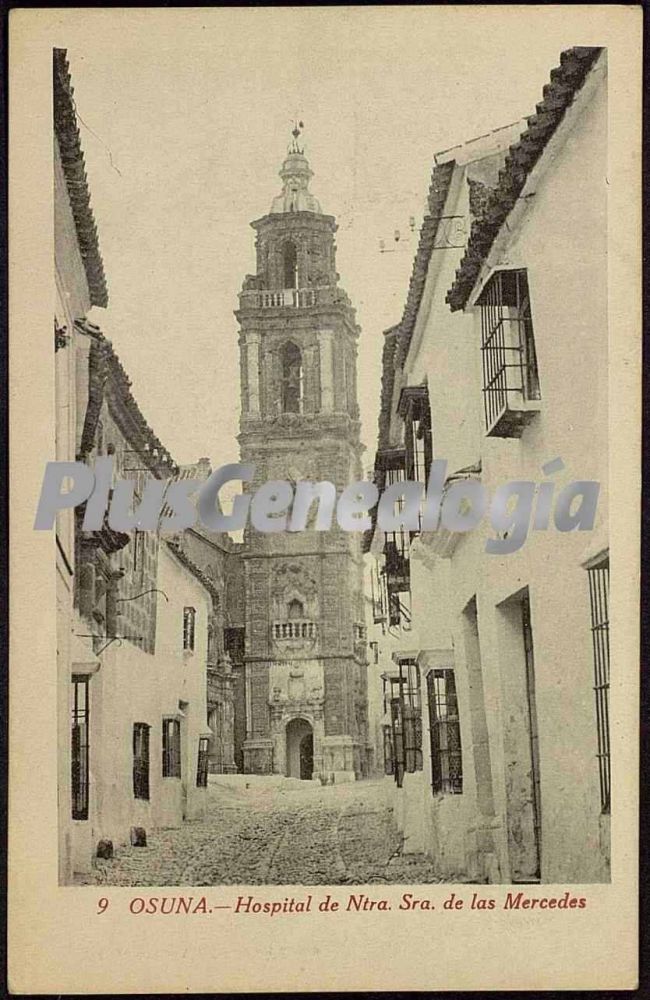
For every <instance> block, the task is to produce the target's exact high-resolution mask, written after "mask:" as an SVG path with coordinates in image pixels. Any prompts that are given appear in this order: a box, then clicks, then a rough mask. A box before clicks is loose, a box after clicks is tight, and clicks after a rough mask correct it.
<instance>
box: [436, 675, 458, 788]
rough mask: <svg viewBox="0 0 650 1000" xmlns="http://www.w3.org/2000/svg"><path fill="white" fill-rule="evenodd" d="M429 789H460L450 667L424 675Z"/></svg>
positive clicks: (453, 681) (456, 728)
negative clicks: (427, 723)
mask: <svg viewBox="0 0 650 1000" xmlns="http://www.w3.org/2000/svg"><path fill="white" fill-rule="evenodd" d="M427 698H428V702H429V736H430V741H431V789H432V791H433V794H434V795H439V794H442V793H448V794H452V795H460V794H461V793H462V791H463V757H462V749H461V741H460V719H459V717H458V699H457V697H456V680H455V677H454V672H453V670H448V669H445V670H432V671H430V673H428V674H427Z"/></svg>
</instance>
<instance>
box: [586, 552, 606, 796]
mask: <svg viewBox="0 0 650 1000" xmlns="http://www.w3.org/2000/svg"><path fill="white" fill-rule="evenodd" d="M587 573H588V575H589V598H590V603H591V636H592V643H593V658H594V695H595V699H596V731H597V736H598V754H597V756H598V774H599V778H600V804H601V808H602V811H603V812H604V813H609V812H610V811H611V753H610V744H609V557H607V558H606V559H603V560H602V562H600V563H598V565H597V566H594V567H592V568H591V569H589V570H587Z"/></svg>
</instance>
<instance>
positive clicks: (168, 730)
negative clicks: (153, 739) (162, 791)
mask: <svg viewBox="0 0 650 1000" xmlns="http://www.w3.org/2000/svg"><path fill="white" fill-rule="evenodd" d="M162 776H163V778H180V776H181V722H180V719H163V727H162Z"/></svg>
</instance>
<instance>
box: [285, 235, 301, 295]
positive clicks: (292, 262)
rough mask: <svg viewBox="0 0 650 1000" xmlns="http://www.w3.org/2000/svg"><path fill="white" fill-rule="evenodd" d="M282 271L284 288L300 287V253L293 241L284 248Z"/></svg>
mask: <svg viewBox="0 0 650 1000" xmlns="http://www.w3.org/2000/svg"><path fill="white" fill-rule="evenodd" d="M282 269H283V274H284V284H283V287H284V288H297V287H298V252H297V250H296V244H295V243H292V241H291V240H287V242H286V243H285V244H284V246H283V247H282Z"/></svg>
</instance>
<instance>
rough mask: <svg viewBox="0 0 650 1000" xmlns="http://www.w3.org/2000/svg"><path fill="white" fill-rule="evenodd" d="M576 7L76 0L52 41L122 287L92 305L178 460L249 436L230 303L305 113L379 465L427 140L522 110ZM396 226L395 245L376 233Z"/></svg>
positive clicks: (218, 459) (562, 42)
mask: <svg viewBox="0 0 650 1000" xmlns="http://www.w3.org/2000/svg"><path fill="white" fill-rule="evenodd" d="M578 9H579V8H578ZM551 10H552V8H551ZM584 10H585V17H584V22H583V24H584V32H583V34H582V35H581V36H580V37H577V36H576V27H575V18H573V19H572V21H571V24H570V25H569V26H568V27H566V25H565V20H564V19H563V18H561V17H558V16H552V17H551V16H548V17H547V16H546V13H545V12H547V11H549V8H544V7H539V8H519V9H518V10H517V9H512V8H511V9H510V13H511V16H512V18H513V22H512V29H513V30H512V31H508V30H507V16H504V15H507V14H508V8H499V9H498V15H499V16H498V20H497V18H496V13H497V8H490V7H487V8H480V9H474V10H472V9H470V8H467V7H456V8H453V7H439V8H422V7H421V8H391V7H383V8H369V7H366V8H330V9H325V8H320V9H316V8H315V9H311V10H306V9H298V8H296V9H287V8H284V9H280V8H278V9H269V8H257V9H247V10H242V9H238V10H235V9H232V10H199V9H196V10H189V9H187V10H186V9H179V8H176V9H175V10H167V11H166V10H165V9H164V8H159V9H157V10H153V9H141V10H139V11H135V10H129V9H128V8H122V9H119V10H113V11H110V10H104V11H101V10H97V11H94V10H80V11H78V12H77V13H78V14H79V17H80V21H81V23H80V25H79V26H78V29H80V28H82V27H83V30H77V29H76V30H75V33H74V45H70V44H68V43H67V42H66V37H65V32H63V31H62V32H61V38H60V39H57V43H56V44H57V45H61V46H62V47H67V48H68V58H69V62H70V71H71V75H72V82H73V86H74V88H75V100H76V104H77V110H78V113H79V115H80V117H81V119H82V122H81V123H80V124H81V139H82V145H83V149H84V152H85V155H86V165H87V172H88V178H89V184H90V190H91V197H92V205H93V209H94V212H95V217H96V220H97V226H98V231H99V241H100V249H101V253H102V256H103V259H104V266H105V270H106V276H107V283H108V289H109V297H110V302H109V306H108V308H107V309H105V310H103V309H97V308H94V309H93V310H92V311H91V313H90V318H91V319H93V321H94V322H96V323H98V324H99V325H100V326H101V328H102V330H103V331H104V332H105V334H106V335H107V336H108V337H109V338H110V339H111V340H112V341H113V344H114V347H115V349H116V350H117V352H118V354H119V356H120V359H121V361H122V363H123V364H124V366H125V368H126V370H127V372H128V373H129V375H130V377H131V379H132V388H133V392H134V395H135V397H136V399H137V400H138V402H139V404H140V407H141V409H142V411H143V413H144V415H145V417H146V419H147V420H148V422H149V423H150V425H151V426H152V427H153V429H154V431H155V433H156V434H157V435H158V437H159V438H160V439H161V441H162V442H163V443H164V444H165V446H166V447H167V448H168V449H169V450H170V451H171V453H172V455H173V457H174V458H175V460H176V461H177V462H179V463H180V464H185V463H189V462H194V461H196V460H198V458H200V457H201V456H203V455H205V456H208V457H209V458H210V459H211V461H212V464H213V466H217V465H221V464H225V463H226V462H231V461H236V459H237V457H238V446H237V442H236V434H237V429H238V419H239V361H238V345H237V323H236V320H235V317H234V315H233V310H234V309H236V308H237V293H238V291H239V290H240V287H241V283H242V280H243V278H244V275H245V274H247V273H250V272H252V271H253V270H254V233H253V230H252V229H251V228H250V226H249V223H250V222H251V221H252V220H253V219H257V218H259V217H260V216H262V215H265V214H266V213H267V212H268V210H269V207H270V204H271V200H272V198H273V197H274V196H275V195H276V194H278V193H279V191H280V188H281V182H280V179H279V177H278V170H279V168H280V165H281V163H282V160H283V158H284V156H285V155H286V149H287V144H288V142H289V140H290V130H291V128H292V123H293V118H294V116H295V115H297V116H298V117H299V118H300V119H302V120H303V121H304V123H305V132H304V145H305V151H306V155H307V156H308V158H309V160H310V164H311V167H312V169H313V171H314V178H313V180H312V182H311V190H312V191H313V193H314V194H315V195H316V197H317V198H318V199H319V200H320V202H321V205H322V207H323V210H324V211H325V212H327V213H328V214H332V215H335V216H336V217H337V220H338V223H339V231H338V233H337V246H338V255H337V260H338V271H339V273H340V275H341V285H342V287H343V288H345V290H346V291H347V292H348V294H349V295H350V297H351V299H352V302H353V304H354V306H355V307H356V309H357V320H358V322H359V323H360V325H361V328H362V333H361V339H360V343H359V401H360V405H361V411H362V412H361V415H362V439H363V440H364V442H365V444H366V445H367V446H368V449H369V450H368V452H367V453H366V456H365V462H364V464H365V466H366V467H368V466H370V465H371V464H372V451H373V447H374V444H375V438H376V426H377V424H376V422H377V407H378V401H379V380H380V358H381V348H382V331H383V330H384V329H385V328H386V327H388V326H391V325H392V324H394V323H396V322H397V321H398V320H399V319H400V317H401V312H402V308H403V305H404V301H405V298H406V292H407V288H408V279H409V275H410V271H411V266H412V261H413V256H414V253H415V249H416V246H417V232H418V230H419V227H420V224H421V221H422V215H423V211H424V207H425V199H426V193H427V189H428V185H429V178H430V174H431V169H432V166H433V156H434V154H435V153H436V152H437V151H441V150H444V149H447V148H448V147H450V146H453V145H456V144H457V143H461V142H463V141H465V140H467V139H470V138H473V137H475V136H478V135H482V134H485V133H487V132H489V131H491V130H492V129H494V128H498V127H500V126H502V125H505V124H507V123H509V122H512V121H515V120H516V119H518V118H521V117H522V116H524V115H530V114H532V113H533V112H534V110H535V104H536V103H537V102H538V101H539V100H540V99H541V91H542V86H543V85H544V83H546V82H547V80H548V76H549V72H550V70H551V68H552V67H553V66H555V65H557V63H558V61H559V55H560V52H561V51H562V50H563V49H565V48H569V47H570V46H572V45H576V44H594V41H596V42H597V39H596V40H594V39H593V38H592V37H591V36H590V32H589V20H588V8H584ZM522 18H526V25H527V30H526V31H522V30H521V27H522ZM143 26H144V27H143ZM136 28H137V30H135V29H136ZM515 36H516V44H515ZM411 216H414V217H415V219H416V229H415V233H414V234H411V232H410V228H409V218H410V217H411ZM396 229H399V230H400V232H401V233H402V239H401V240H400V242H399V244H397V250H396V252H391V253H381V252H380V247H379V241H380V240H382V239H383V240H385V241H386V246H387V247H389V246H391V247H394V246H395V243H394V241H393V233H394V230H396Z"/></svg>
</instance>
